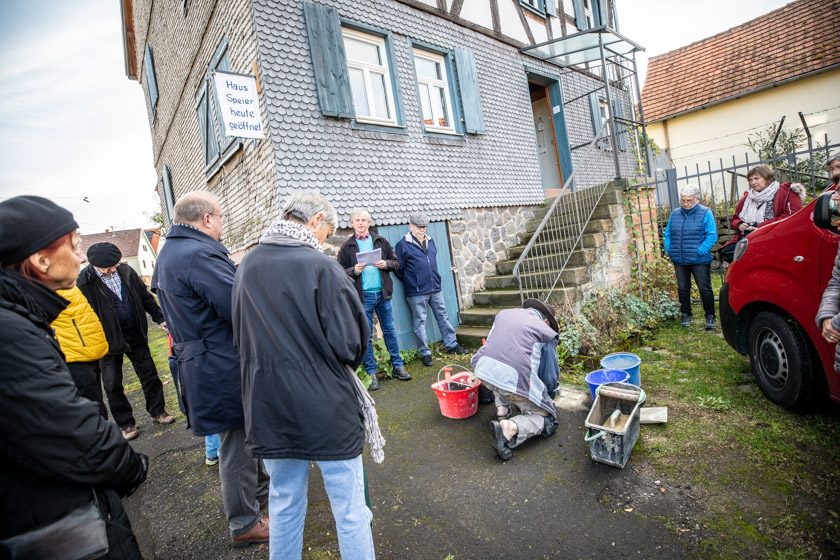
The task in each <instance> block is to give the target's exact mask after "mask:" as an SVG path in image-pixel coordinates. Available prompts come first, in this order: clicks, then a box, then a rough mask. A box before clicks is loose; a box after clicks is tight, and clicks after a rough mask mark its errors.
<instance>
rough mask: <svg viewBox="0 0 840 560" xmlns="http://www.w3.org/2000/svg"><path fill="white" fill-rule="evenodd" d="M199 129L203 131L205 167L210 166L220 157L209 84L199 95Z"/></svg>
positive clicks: (197, 109) (197, 108)
mask: <svg viewBox="0 0 840 560" xmlns="http://www.w3.org/2000/svg"><path fill="white" fill-rule="evenodd" d="M196 111H197V112H198V127H199V129H200V131H201V143H202V145H203V146H204V165H205V166H207V165H210V164H211V163H212V162H213V160H215V159H216V157H217V156H218V155H219V143H218V141H217V140H216V133H215V131H214V130H213V119H212V118H211V117H210V108H209V106H208V104H207V84H206V82H205V85H204V87H203V89H202V91H201V93H200V94H199V99H198V104H197V106H196Z"/></svg>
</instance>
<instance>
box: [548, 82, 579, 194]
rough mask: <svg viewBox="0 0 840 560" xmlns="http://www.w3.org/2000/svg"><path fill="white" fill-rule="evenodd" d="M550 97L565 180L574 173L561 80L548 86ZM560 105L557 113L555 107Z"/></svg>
mask: <svg viewBox="0 0 840 560" xmlns="http://www.w3.org/2000/svg"><path fill="white" fill-rule="evenodd" d="M548 99H549V101H550V102H551V118H552V120H553V121H554V140H555V142H556V143H557V154H558V156H559V157H560V169H561V171H562V172H563V181H566V180H567V179H568V178H569V176H570V175H571V174H572V171H573V169H572V149H571V146H570V145H569V132H568V128H567V126H566V109H565V103H564V102H563V90H562V89H561V88H560V83H559V82H553V83H552V84H551V85H549V86H548ZM555 107H559V108H560V110H559V111H557V112H556V113H555V112H554V108H555Z"/></svg>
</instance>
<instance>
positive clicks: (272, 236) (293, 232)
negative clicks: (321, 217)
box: [260, 219, 324, 253]
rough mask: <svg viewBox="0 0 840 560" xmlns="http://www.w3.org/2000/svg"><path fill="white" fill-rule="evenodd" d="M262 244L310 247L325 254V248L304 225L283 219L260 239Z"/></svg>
mask: <svg viewBox="0 0 840 560" xmlns="http://www.w3.org/2000/svg"><path fill="white" fill-rule="evenodd" d="M290 242H291V243H290ZM260 243H271V244H274V245H309V246H310V247H312V248H313V249H317V250H318V251H320V252H322V253H323V252H324V246H323V245H321V242H320V241H318V240H317V239H315V236H314V235H312V232H311V231H309V229H308V228H307V227H306V226H305V225H304V224H301V223H299V222H292V221H290V220H283V219H278V220H277V221H275V222H274V223H273V224H271V225H270V226H269V227H268V229H267V230H265V233H263V235H262V237H260Z"/></svg>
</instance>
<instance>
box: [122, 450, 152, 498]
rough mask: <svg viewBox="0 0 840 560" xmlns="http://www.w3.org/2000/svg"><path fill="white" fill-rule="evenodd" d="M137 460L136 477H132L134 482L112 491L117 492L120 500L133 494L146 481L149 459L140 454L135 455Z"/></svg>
mask: <svg viewBox="0 0 840 560" xmlns="http://www.w3.org/2000/svg"><path fill="white" fill-rule="evenodd" d="M137 458H138V459H140V469H139V471H138V473H137V476H135V477H134V480H132V481H131V484H128V485H125V486H122V487H119V488H115V489H114V490H116V491H117V494H119V496H120V497H121V498H125V497H128V496H131V495H132V494H134V492H135V491H136V490H137V489H138V488H139V487H140V485H141V484H143V481H144V480H146V477H147V476H148V474H149V458H148V457H147V456H146V455H144V454H142V453H137Z"/></svg>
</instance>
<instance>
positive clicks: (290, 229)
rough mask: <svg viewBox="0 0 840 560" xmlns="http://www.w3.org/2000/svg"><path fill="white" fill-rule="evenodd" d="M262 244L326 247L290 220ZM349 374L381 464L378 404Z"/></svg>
mask: <svg viewBox="0 0 840 560" xmlns="http://www.w3.org/2000/svg"><path fill="white" fill-rule="evenodd" d="M260 243H269V244H273V245H287V246H289V245H298V246H300V245H309V246H310V247H312V248H314V249H317V250H318V251H320V252H322V253H323V252H324V246H323V245H322V244H321V243H320V242H319V241H318V240H317V239H315V236H314V235H312V232H311V231H309V229H307V228H306V226H304V225H303V224H301V223H298V222H292V221H289V220H282V219H280V220H277V221H275V222H274V223H273V224H271V226H269V228H268V229H267V230H265V233H264V234H263V235H262V237H261V238H260ZM347 373H348V375H349V376H350V378H351V379H352V380H353V388H354V392H355V393H356V399H357V400H358V402H359V406H360V407H361V409H362V414H363V415H364V419H365V441H367V443H368V444H369V445H370V455H371V457H372V458H373V462H374V463H381V462H382V461H384V460H385V451H384V450H383V448H384V447H385V438H384V437H382V432H381V431H380V430H379V418H378V416H377V414H376V403H375V402H374V400H373V399H372V398H371V396H370V394H369V393H368V392H367V389H365V387H364V385H362V381H361V380H360V379H359V377H358V376H357V375H356V372H354V371H353V370H351V369H350V368H349V367H348V368H347Z"/></svg>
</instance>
